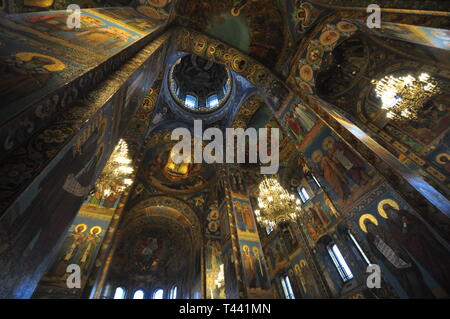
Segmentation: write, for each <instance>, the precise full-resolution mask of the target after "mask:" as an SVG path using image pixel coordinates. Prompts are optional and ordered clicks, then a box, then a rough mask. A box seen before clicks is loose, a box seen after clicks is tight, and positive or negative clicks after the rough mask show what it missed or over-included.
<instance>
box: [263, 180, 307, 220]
mask: <svg viewBox="0 0 450 319" xmlns="http://www.w3.org/2000/svg"><path fill="white" fill-rule="evenodd" d="M258 206H259V209H256V210H255V215H256V219H257V220H258V222H259V223H260V224H261V225H263V226H264V227H269V228H271V229H273V228H275V227H276V225H277V224H279V223H281V222H283V221H287V220H295V218H296V216H297V213H298V212H300V211H301V208H300V200H299V199H298V198H295V196H294V195H293V194H290V193H289V192H287V191H286V190H285V189H284V188H283V187H282V186H281V185H280V183H279V182H278V180H277V179H276V178H273V177H270V178H268V177H264V179H263V180H262V181H261V183H260V184H259V197H258Z"/></svg>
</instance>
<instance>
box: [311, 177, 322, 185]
mask: <svg viewBox="0 0 450 319" xmlns="http://www.w3.org/2000/svg"><path fill="white" fill-rule="evenodd" d="M311 176H312V178H313V179H314V181H315V182H316V184H317V186H319V187H322V186H320V183H319V181H318V180H317V178H316V177H315V176H314V174H311Z"/></svg>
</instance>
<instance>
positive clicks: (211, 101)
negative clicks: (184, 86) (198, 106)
mask: <svg viewBox="0 0 450 319" xmlns="http://www.w3.org/2000/svg"><path fill="white" fill-rule="evenodd" d="M218 106H219V99H218V98H217V94H213V95H211V96H210V97H208V105H207V107H208V108H209V109H213V108H216V107H218Z"/></svg>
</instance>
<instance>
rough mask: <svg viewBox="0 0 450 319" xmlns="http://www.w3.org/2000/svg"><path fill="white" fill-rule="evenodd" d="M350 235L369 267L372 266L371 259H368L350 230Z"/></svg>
mask: <svg viewBox="0 0 450 319" xmlns="http://www.w3.org/2000/svg"><path fill="white" fill-rule="evenodd" d="M348 235H349V237H350V239H351V240H352V241H353V243H354V244H355V246H356V248H357V249H358V251H359V253H360V254H361V256H362V258H363V259H364V261H365V262H366V263H367V265H370V264H371V262H370V260H369V258H367V256H366V254H365V253H364V250H362V248H361V246H360V245H359V243H358V241H357V240H356V238H355V237H354V236H353V234H352V233H351V231H350V230H348Z"/></svg>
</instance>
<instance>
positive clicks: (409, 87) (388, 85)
mask: <svg viewBox="0 0 450 319" xmlns="http://www.w3.org/2000/svg"><path fill="white" fill-rule="evenodd" d="M372 83H373V84H375V93H376V95H377V97H379V98H380V99H381V103H382V105H381V108H382V109H383V110H386V111H387V113H386V117H387V118H390V119H395V120H400V121H402V120H416V119H418V117H419V112H420V110H421V109H422V108H423V106H424V104H425V103H426V102H427V101H428V99H430V98H431V97H432V96H433V95H435V94H437V93H439V92H440V89H439V87H438V82H437V81H436V80H435V79H433V78H432V77H430V75H429V74H428V73H421V74H420V75H419V76H418V77H414V76H412V75H410V74H408V75H405V76H399V77H395V76H392V75H388V76H385V77H383V78H382V79H381V80H372Z"/></svg>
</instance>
